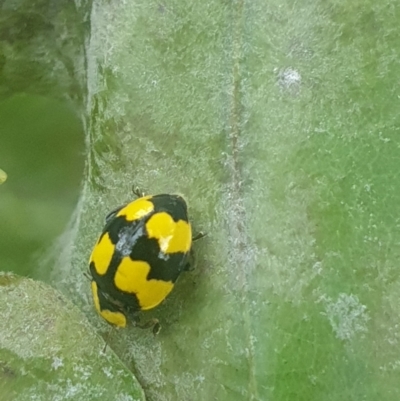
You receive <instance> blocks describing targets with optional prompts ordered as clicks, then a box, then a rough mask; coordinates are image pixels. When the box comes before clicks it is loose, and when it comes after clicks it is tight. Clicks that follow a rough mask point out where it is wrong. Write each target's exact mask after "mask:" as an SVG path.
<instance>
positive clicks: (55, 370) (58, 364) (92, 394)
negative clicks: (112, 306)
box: [0, 274, 144, 401]
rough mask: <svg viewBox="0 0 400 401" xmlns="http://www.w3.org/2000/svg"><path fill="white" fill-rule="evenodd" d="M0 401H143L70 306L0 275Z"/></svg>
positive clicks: (46, 290)
mask: <svg viewBox="0 0 400 401" xmlns="http://www.w3.org/2000/svg"><path fill="white" fill-rule="evenodd" d="M0 316H1V321H2V324H1V326H0V377H1V381H0V382H1V384H0V399H1V400H5V401H6V400H7V401H17V400H21V401H25V400H28V399H29V400H43V401H45V400H46V401H47V400H88V401H89V400H99V399H103V400H120V401H128V400H130V401H134V400H135V401H139V400H144V396H143V392H142V390H141V388H140V386H139V384H138V383H137V381H136V379H135V378H134V376H133V375H132V373H131V372H129V371H128V370H127V369H126V367H124V366H123V365H122V364H121V362H120V360H119V359H118V358H117V357H116V356H115V354H114V353H113V352H112V351H110V350H108V351H107V352H106V353H102V348H103V346H104V342H103V341H102V340H101V339H100V338H99V337H98V336H97V335H96V334H95V332H94V330H93V328H92V327H91V326H90V325H89V324H88V323H87V320H86V319H85V317H84V316H83V315H82V313H81V312H80V311H79V310H78V309H77V308H76V307H75V306H74V305H72V303H71V302H70V301H67V300H65V299H64V298H63V297H62V296H61V295H60V294H59V293H58V292H57V291H55V290H54V289H52V288H50V287H48V286H47V285H45V284H41V283H38V282H35V281H33V280H29V279H24V278H21V277H18V276H14V275H11V274H3V275H0Z"/></svg>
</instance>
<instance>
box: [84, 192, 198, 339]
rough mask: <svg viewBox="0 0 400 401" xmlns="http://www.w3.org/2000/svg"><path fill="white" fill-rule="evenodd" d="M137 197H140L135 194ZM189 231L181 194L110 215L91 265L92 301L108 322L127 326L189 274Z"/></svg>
mask: <svg viewBox="0 0 400 401" xmlns="http://www.w3.org/2000/svg"><path fill="white" fill-rule="evenodd" d="M136 194H137V195H141V194H139V193H138V192H136ZM202 236H203V234H201V233H200V234H199V235H198V236H197V237H196V238H192V228H191V225H190V222H189V219H188V212H187V205H186V202H185V200H184V199H183V198H182V197H181V196H179V195H169V194H160V195H153V196H140V197H139V198H138V199H136V200H134V201H132V202H130V203H128V204H126V205H124V206H122V207H120V208H118V209H116V210H113V211H112V212H110V213H109V214H108V215H107V217H106V224H105V226H104V229H103V232H102V234H101V235H100V238H99V239H98V241H97V243H96V245H95V247H94V249H93V251H92V254H91V256H90V261H89V269H90V274H91V286H92V293H93V301H94V305H95V307H96V310H97V312H98V313H99V314H100V315H101V316H102V317H103V318H104V319H105V320H106V321H107V322H108V323H110V324H112V325H114V326H117V327H125V326H126V324H127V320H128V317H131V318H132V319H133V320H134V321H135V322H136V325H137V326H139V327H149V326H153V332H154V333H157V332H158V330H159V327H160V326H159V324H158V321H157V320H156V319H153V320H152V321H151V324H148V323H147V324H145V325H140V324H139V322H138V321H137V318H136V316H137V312H139V311H144V310H148V309H152V308H154V307H156V306H157V305H159V304H160V303H161V302H162V301H163V300H164V299H165V298H166V297H167V295H168V294H169V293H170V292H171V290H172V289H173V288H174V284H175V282H176V280H177V279H178V277H179V275H180V274H181V273H182V271H184V270H189V268H190V261H191V249H192V241H193V240H195V239H198V238H201V237H202Z"/></svg>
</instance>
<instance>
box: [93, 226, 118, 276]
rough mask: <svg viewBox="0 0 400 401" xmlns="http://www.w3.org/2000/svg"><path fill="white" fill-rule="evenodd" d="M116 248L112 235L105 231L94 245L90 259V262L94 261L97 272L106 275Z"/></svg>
mask: <svg viewBox="0 0 400 401" xmlns="http://www.w3.org/2000/svg"><path fill="white" fill-rule="evenodd" d="M114 248H115V247H114V244H113V243H112V242H111V239H110V236H109V235H108V233H105V234H104V235H103V236H102V237H101V240H100V241H99V242H98V243H97V244H96V246H95V247H94V249H93V252H92V254H91V256H90V261H89V263H91V262H93V263H94V268H95V270H96V273H97V274H101V275H104V274H106V273H107V269H108V267H109V265H110V263H111V259H112V255H113V253H114Z"/></svg>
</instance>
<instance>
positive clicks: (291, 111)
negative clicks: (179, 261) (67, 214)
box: [53, 0, 400, 401]
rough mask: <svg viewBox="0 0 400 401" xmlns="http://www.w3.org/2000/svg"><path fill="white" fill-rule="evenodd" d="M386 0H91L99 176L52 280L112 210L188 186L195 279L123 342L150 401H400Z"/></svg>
mask: <svg viewBox="0 0 400 401" xmlns="http://www.w3.org/2000/svg"><path fill="white" fill-rule="evenodd" d="M393 4H394V3H393V2H390V1H389V0H384V1H381V2H373V1H364V0H363V1H361V0H359V1H340V2H339V1H333V0H332V1H314V2H310V1H306V0H300V1H296V2H294V1H289V0H286V1H285V0H284V1H282V0H280V1H268V2H266V1H263V0H252V1H244V0H242V1H239V0H238V1H223V0H218V1H217V0H210V1H202V2H182V1H179V0H171V1H169V2H166V3H162V2H158V1H152V0H150V1H149V0H137V1H125V2H120V1H109V0H97V1H94V2H93V4H92V11H91V16H90V22H91V23H90V32H87V35H86V36H85V37H86V38H87V42H86V44H87V46H86V64H85V65H86V67H87V68H86V72H87V94H86V95H87V96H86V95H85V96H84V98H85V99H87V103H86V113H87V115H86V129H87V142H88V149H89V156H88V164H87V166H88V169H87V171H88V175H87V177H86V181H85V186H84V188H83V191H82V197H81V202H80V204H79V206H78V208H77V212H76V220H75V225H74V226H73V227H72V229H71V230H70V231H69V232H67V233H66V235H65V236H64V237H63V239H62V241H60V248H57V249H55V254H57V256H58V259H57V264H56V268H55V269H54V271H53V281H54V283H55V285H57V286H58V287H59V288H60V289H62V290H63V292H64V293H65V294H68V296H69V297H71V298H72V299H74V300H75V301H76V302H77V303H78V304H79V305H81V306H82V308H83V310H84V311H85V312H86V313H87V316H88V317H89V318H90V321H91V322H92V323H93V326H94V327H95V328H96V329H99V330H101V331H102V332H106V325H105V324H104V322H102V321H101V319H100V318H99V317H98V316H97V315H96V314H95V312H94V308H93V305H92V304H91V300H90V295H89V283H88V282H87V280H85V279H84V278H83V277H82V271H84V270H86V266H87V260H88V257H89V254H90V251H91V248H92V247H93V245H94V242H95V240H96V238H97V236H98V234H99V232H100V230H101V227H102V225H103V222H104V216H105V214H106V213H107V211H109V210H110V209H112V208H114V207H116V206H118V205H120V204H121V203H124V202H125V201H127V200H130V199H131V198H132V192H131V187H132V185H139V186H140V187H142V189H144V190H145V191H147V192H150V193H159V192H179V193H182V194H183V195H184V196H185V197H186V198H187V200H188V202H189V213H190V215H191V217H192V219H193V222H194V225H195V228H196V230H200V229H201V230H203V231H205V232H207V233H208V236H207V237H206V238H205V239H204V240H202V241H201V242H199V243H196V246H195V250H196V253H197V270H196V271H195V272H193V273H188V274H186V275H184V276H183V277H182V279H181V280H180V281H179V282H178V283H177V285H176V288H175V289H174V291H173V293H172V294H171V296H170V297H169V298H168V299H167V301H166V302H165V303H164V304H162V305H161V306H160V307H159V308H157V309H156V310H155V311H153V312H150V313H147V318H149V317H153V316H157V317H158V318H159V319H160V322H161V324H162V325H163V329H162V331H161V333H160V335H159V336H158V337H156V338H153V336H152V335H151V334H150V333H148V332H143V331H139V330H137V329H134V328H128V329H126V330H123V331H122V330H121V331H119V332H115V333H113V334H112V337H111V339H110V343H111V346H112V348H113V349H114V350H115V351H116V353H117V354H118V355H119V356H120V357H121V359H123V361H124V362H125V363H126V366H128V367H129V368H130V369H132V371H133V372H135V374H137V377H138V378H139V380H140V382H141V384H142V385H143V387H144V389H145V392H146V395H147V399H148V400H150V401H172V400H191V401H203V400H218V401H227V400H229V401H232V400H235V401H236V400H240V401H242V400H252V401H255V400H259V401H265V400H273V401H286V400H307V401H320V400H327V401H341V400H357V401H358V400H365V401H375V400H388V401H397V400H398V399H399V396H400V390H399V386H398V383H399V382H400V359H399V352H398V349H399V345H400V344H399V342H400V338H399V336H400V334H399V330H398V321H399V315H400V308H399V302H398V300H399V298H400V277H399V269H398V268H397V265H398V256H399V250H398V249H399V247H398V244H399V242H400V234H399V230H398V226H399V217H398V216H399V215H400V210H399V209H400V206H399V205H400V202H399V196H400V195H399V189H398V181H399V169H398V160H399V152H400V140H399V134H398V127H399V113H398V90H397V86H398V85H397V81H398V78H397V75H398V65H399V62H400V56H399V54H400V42H399V40H398V38H397V36H398V21H399V17H400V16H399V9H398V7H397V8H396V7H395V5H393Z"/></svg>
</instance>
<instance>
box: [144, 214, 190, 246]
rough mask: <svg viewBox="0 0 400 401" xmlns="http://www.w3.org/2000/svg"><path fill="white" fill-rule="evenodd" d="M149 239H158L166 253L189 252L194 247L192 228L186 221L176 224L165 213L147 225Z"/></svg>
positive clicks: (152, 218)
mask: <svg viewBox="0 0 400 401" xmlns="http://www.w3.org/2000/svg"><path fill="white" fill-rule="evenodd" d="M146 229H147V232H148V234H149V238H156V239H157V240H158V244H159V246H160V249H161V250H162V252H164V253H175V252H185V253H186V252H189V251H190V247H191V246H192V228H191V227H190V224H189V223H188V222H186V221H184V220H179V221H178V222H175V221H174V219H173V218H172V217H171V216H170V215H169V214H168V213H165V212H160V213H156V214H154V215H153V216H151V217H150V219H149V221H148V222H147V224H146Z"/></svg>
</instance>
